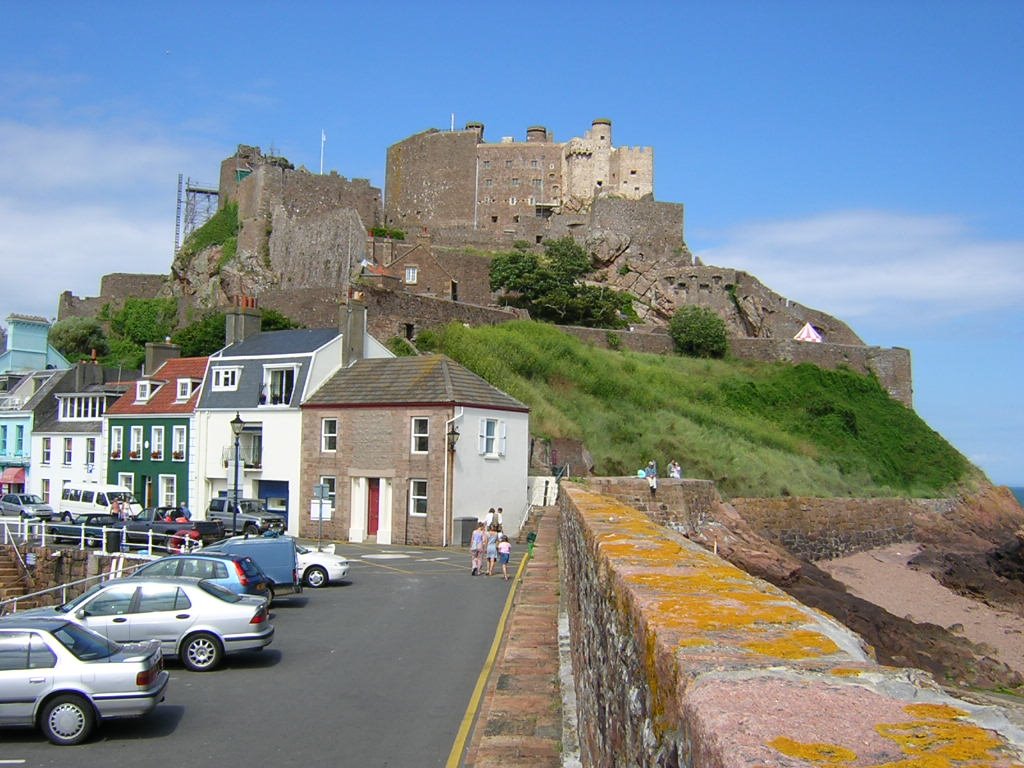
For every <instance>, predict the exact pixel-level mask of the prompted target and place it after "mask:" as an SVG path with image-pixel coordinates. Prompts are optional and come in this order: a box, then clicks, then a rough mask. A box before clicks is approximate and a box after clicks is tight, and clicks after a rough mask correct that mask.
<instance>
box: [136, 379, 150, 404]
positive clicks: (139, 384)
mask: <svg viewBox="0 0 1024 768" xmlns="http://www.w3.org/2000/svg"><path fill="white" fill-rule="evenodd" d="M152 396H153V382H151V381H149V380H148V379H139V380H138V381H136V382H135V402H136V403H148V402H149V399H150V398H151V397H152Z"/></svg>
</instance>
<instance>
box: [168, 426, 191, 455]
mask: <svg viewBox="0 0 1024 768" xmlns="http://www.w3.org/2000/svg"><path fill="white" fill-rule="evenodd" d="M187 440H188V429H187V428H186V427H185V425H184V424H175V425H173V426H172V427H171V461H184V460H185V459H186V458H187V457H188V449H187V445H186V442H187Z"/></svg>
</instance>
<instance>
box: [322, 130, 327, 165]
mask: <svg viewBox="0 0 1024 768" xmlns="http://www.w3.org/2000/svg"><path fill="white" fill-rule="evenodd" d="M326 143H327V132H326V131H325V130H324V129H323V128H321V129H320V175H321V176H323V175H324V144H326Z"/></svg>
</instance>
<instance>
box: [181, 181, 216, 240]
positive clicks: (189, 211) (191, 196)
mask: <svg viewBox="0 0 1024 768" xmlns="http://www.w3.org/2000/svg"><path fill="white" fill-rule="evenodd" d="M219 196H220V192H219V191H218V189H217V188H216V187H214V186H212V185H210V184H200V183H199V182H197V181H193V180H192V179H191V178H189V179H186V178H184V176H183V175H182V174H180V173H179V174H178V212H177V217H176V218H175V220H174V253H175V255H177V253H178V249H179V248H181V245H182V243H184V242H185V241H186V240H188V236H189V235H191V234H192V233H193V232H195V231H196V230H197V229H199V228H200V227H201V226H203V224H205V223H206V222H207V221H209V220H210V217H211V216H213V214H215V213H216V212H217V201H218V198H219Z"/></svg>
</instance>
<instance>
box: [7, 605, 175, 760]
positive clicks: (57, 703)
mask: <svg viewBox="0 0 1024 768" xmlns="http://www.w3.org/2000/svg"><path fill="white" fill-rule="evenodd" d="M168 679H169V676H168V674H167V672H166V671H165V670H164V666H163V656H162V654H161V652H160V644H159V643H158V642H156V641H155V640H149V641H146V642H143V643H130V644H123V645H122V644H120V643H112V642H110V641H109V640H107V639H106V638H105V637H103V636H101V635H99V634H97V633H96V632H93V631H92V630H91V629H88V628H86V627H83V626H81V625H79V624H76V623H75V622H72V621H68V619H67V618H62V617H54V618H39V617H37V618H32V617H29V616H26V615H25V614H17V615H14V616H6V617H3V618H0V725H3V726H15V727H22V728H24V727H39V728H41V729H42V731H43V733H44V734H46V738H48V739H49V740H50V741H51V742H53V743H54V744H58V745H62V746H64V745H70V744H79V743H81V742H83V741H85V740H86V739H87V738H89V735H90V734H91V733H92V731H93V729H94V728H95V727H96V723H97V721H100V720H113V719H115V718H123V717H141V716H142V715H145V714H148V713H149V712H152V711H153V709H154V708H155V707H156V705H157V704H158V703H160V702H161V701H163V699H164V692H165V690H166V688H167V681H168Z"/></svg>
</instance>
